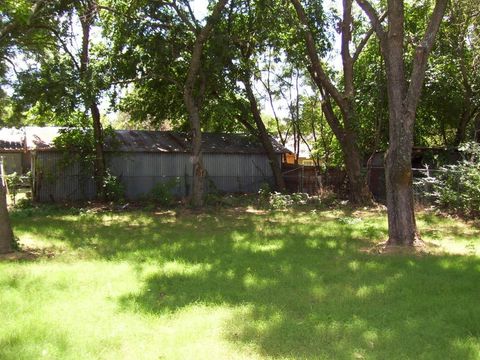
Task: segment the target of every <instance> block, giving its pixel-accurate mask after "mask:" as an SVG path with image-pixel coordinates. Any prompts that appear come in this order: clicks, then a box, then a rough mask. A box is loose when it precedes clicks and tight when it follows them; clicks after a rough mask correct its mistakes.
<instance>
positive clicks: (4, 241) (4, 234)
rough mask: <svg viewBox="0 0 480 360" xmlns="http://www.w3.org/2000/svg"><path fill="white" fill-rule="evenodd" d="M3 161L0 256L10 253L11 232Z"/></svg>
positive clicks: (0, 199)
mask: <svg viewBox="0 0 480 360" xmlns="http://www.w3.org/2000/svg"><path fill="white" fill-rule="evenodd" d="M4 175H5V172H4V167H3V159H0V254H6V253H9V252H12V251H13V249H12V244H13V231H12V225H11V224H10V217H9V215H8V208H7V186H6V185H7V184H6V181H5V178H4Z"/></svg>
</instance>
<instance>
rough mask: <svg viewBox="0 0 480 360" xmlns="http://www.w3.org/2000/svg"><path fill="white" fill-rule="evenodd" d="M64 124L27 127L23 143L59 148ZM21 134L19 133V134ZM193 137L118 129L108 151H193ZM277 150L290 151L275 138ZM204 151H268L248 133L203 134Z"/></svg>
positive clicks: (30, 146)
mask: <svg viewBox="0 0 480 360" xmlns="http://www.w3.org/2000/svg"><path fill="white" fill-rule="evenodd" d="M61 129H62V128H60V127H25V128H24V129H23V130H19V131H22V134H23V137H22V139H21V141H20V142H19V144H20V148H23V146H22V144H23V142H25V143H26V147H27V149H28V150H38V151H45V150H55V149H54V144H53V141H54V139H55V138H56V137H57V136H58V135H59V134H60V130H61ZM2 130H5V131H0V150H1V149H2V147H1V145H2V142H1V141H2V140H3V142H5V141H7V139H5V136H3V135H4V134H7V133H8V131H6V130H9V129H2ZM17 134H18V133H17ZM190 141H191V138H190V136H189V135H188V134H187V133H178V132H171V131H145V130H116V131H115V137H114V138H110V139H108V138H107V139H106V146H105V150H106V151H121V152H183V153H187V152H190V151H191V143H190ZM272 144H273V148H274V151H275V153H277V154H282V153H288V152H290V151H289V150H288V149H286V148H284V147H283V146H282V145H280V144H279V143H278V142H277V141H275V140H274V139H273V138H272ZM202 151H203V152H204V153H237V154H238V153H240V154H258V153H264V152H265V150H264V149H263V146H262V145H261V144H260V143H259V142H258V140H256V139H254V138H253V137H251V136H248V135H245V134H223V133H204V134H202Z"/></svg>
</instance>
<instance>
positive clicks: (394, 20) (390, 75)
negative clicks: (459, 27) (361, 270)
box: [357, 0, 448, 246]
mask: <svg viewBox="0 0 480 360" xmlns="http://www.w3.org/2000/svg"><path fill="white" fill-rule="evenodd" d="M447 1H448V0H437V1H436V3H435V8H434V10H433V13H432V15H431V18H430V21H429V24H428V26H427V30H426V32H425V34H424V36H423V39H422V40H421V42H420V43H419V44H418V45H417V47H416V49H415V54H414V58H413V66H412V73H411V75H410V81H409V83H407V75H406V72H405V62H404V61H405V60H404V59H405V49H404V41H405V36H404V22H405V18H404V1H403V0H388V10H387V11H388V29H387V31H385V29H384V28H383V27H382V26H381V23H380V21H379V16H378V14H377V12H376V11H375V9H374V7H373V6H372V5H371V4H370V2H369V1H367V0H357V3H358V4H359V5H360V7H361V8H362V9H363V10H364V11H365V13H366V14H367V16H368V17H369V18H370V21H371V23H372V26H373V28H374V29H375V31H376V33H377V36H378V38H379V40H380V46H381V50H382V56H383V58H384V62H385V66H386V75H387V93H388V108H389V146H388V150H387V153H386V156H385V177H386V178H385V181H386V187H387V213H388V236H389V237H388V242H387V244H388V245H402V246H412V245H414V244H415V241H416V240H418V239H419V234H418V232H417V227H416V222H415V211H414V198H413V180H412V179H413V177H412V147H413V135H414V125H415V114H416V110H417V106H418V102H419V100H420V95H421V91H422V86H423V82H424V78H425V70H426V67H427V60H428V55H429V54H430V51H431V49H432V46H433V43H434V40H435V36H436V34H437V32H438V29H439V27H440V23H441V20H442V18H443V15H444V13H445V9H446V5H447Z"/></svg>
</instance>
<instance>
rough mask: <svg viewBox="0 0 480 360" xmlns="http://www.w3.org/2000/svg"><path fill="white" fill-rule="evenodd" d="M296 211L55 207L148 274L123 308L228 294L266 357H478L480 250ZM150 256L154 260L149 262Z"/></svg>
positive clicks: (243, 336)
mask: <svg viewBox="0 0 480 360" xmlns="http://www.w3.org/2000/svg"><path fill="white" fill-rule="evenodd" d="M289 216H291V215H288V214H286V215H279V216H276V215H265V216H254V215H245V214H243V215H241V216H238V215H228V214H224V215H222V216H216V215H214V214H213V215H208V216H196V215H195V216H190V217H185V218H178V219H176V218H174V219H171V218H153V219H152V218H149V217H147V218H145V219H138V218H137V219H136V218H135V215H132V217H131V218H128V219H126V220H124V221H117V222H115V221H112V222H111V223H108V222H107V223H105V222H103V223H102V224H100V225H98V226H95V227H93V226H92V222H91V221H84V222H82V221H80V222H78V221H77V222H74V221H72V223H71V224H69V223H68V220H65V219H62V218H58V219H52V220H53V225H52V226H53V227H54V228H56V229H57V230H55V231H57V233H55V234H56V235H55V236H57V237H58V238H61V239H63V240H62V241H66V242H68V243H69V244H70V246H72V247H73V248H82V247H89V248H92V249H94V251H95V253H96V255H97V256H100V257H101V258H105V259H110V260H114V259H118V260H127V261H131V262H132V263H134V264H136V266H137V269H138V276H139V277H140V278H141V279H142V283H143V285H142V288H141V289H140V290H139V291H136V292H133V293H129V294H125V295H123V296H121V297H120V298H119V299H118V302H119V305H120V307H121V308H122V309H123V310H124V311H141V312H145V313H149V314H153V315H161V314H166V313H175V312H177V311H180V310H182V309H183V308H185V307H188V306H191V305H194V304H199V303H200V304H205V305H209V306H220V305H222V306H223V305H228V306H230V307H231V308H232V317H231V319H229V321H228V322H227V323H225V336H226V338H227V339H228V340H229V341H231V342H233V343H235V344H238V345H239V347H240V348H241V347H242V346H243V345H246V344H248V345H253V346H254V348H255V349H256V350H257V351H258V352H259V353H260V354H261V355H263V356H266V357H271V358H289V357H291V358H335V359H343V358H345V359H350V358H379V359H384V358H393V359H397V358H431V359H437V358H461V359H476V358H478V352H479V350H480V309H479V308H478V301H479V300H480V291H479V290H478V284H480V259H479V258H478V257H462V256H447V255H442V256H399V255H396V256H392V255H390V256H386V255H384V256H379V255H371V254H366V253H361V252H359V251H358V250H359V249H360V248H362V247H366V246H368V245H371V244H372V241H376V240H378V239H381V238H383V237H384V236H385V229H384V228H382V227H381V226H379V225H378V224H377V223H375V222H368V221H365V222H363V223H353V224H349V223H342V222H339V221H336V220H332V219H331V218H322V217H321V215H316V217H315V218H313V217H312V218H310V220H309V218H305V217H304V218H301V219H295V220H292V219H288V217H289ZM58 229H65V230H58ZM50 230H52V231H53V230H54V229H53V228H51V227H47V225H46V224H44V223H42V222H37V223H35V222H33V223H32V224H30V231H37V232H39V233H42V232H43V233H45V232H48V231H50ZM72 231H73V232H74V233H75V236H74V237H73V238H72V236H69V234H70V233H71V232H72ZM62 232H63V233H62ZM142 262H148V263H150V264H154V265H155V266H154V267H153V270H152V268H150V270H149V271H148V272H145V271H144V269H143V267H142V266H141V264H142Z"/></svg>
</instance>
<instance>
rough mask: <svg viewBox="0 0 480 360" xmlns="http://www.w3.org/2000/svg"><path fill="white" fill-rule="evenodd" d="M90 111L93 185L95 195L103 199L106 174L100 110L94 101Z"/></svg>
mask: <svg viewBox="0 0 480 360" xmlns="http://www.w3.org/2000/svg"><path fill="white" fill-rule="evenodd" d="M90 112H91V115H92V120H93V138H94V142H95V186H96V188H97V197H98V198H99V199H100V200H105V189H104V188H103V184H104V179H105V175H106V166H105V155H104V151H103V129H102V123H101V122H100V110H99V109H98V106H97V104H96V103H95V102H94V103H93V104H92V105H91V106H90Z"/></svg>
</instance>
